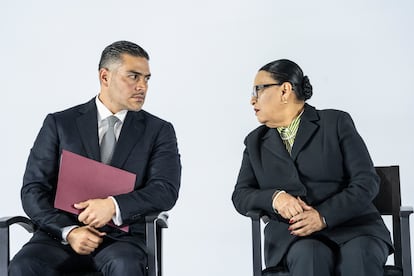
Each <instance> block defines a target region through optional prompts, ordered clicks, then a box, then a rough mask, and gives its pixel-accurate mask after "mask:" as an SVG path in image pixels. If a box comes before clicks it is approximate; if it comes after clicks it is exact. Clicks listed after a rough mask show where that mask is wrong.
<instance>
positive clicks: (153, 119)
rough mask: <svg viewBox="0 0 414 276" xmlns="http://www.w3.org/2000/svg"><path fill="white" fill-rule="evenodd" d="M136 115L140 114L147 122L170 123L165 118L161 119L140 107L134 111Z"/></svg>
mask: <svg viewBox="0 0 414 276" xmlns="http://www.w3.org/2000/svg"><path fill="white" fill-rule="evenodd" d="M136 113H137V115H138V116H142V117H143V118H144V119H145V120H146V121H147V122H148V123H151V124H157V125H164V124H169V125H171V123H170V122H169V121H167V120H165V119H162V118H160V117H158V116H156V115H154V114H152V113H149V112H148V111H145V110H143V109H141V110H140V111H138V112H136Z"/></svg>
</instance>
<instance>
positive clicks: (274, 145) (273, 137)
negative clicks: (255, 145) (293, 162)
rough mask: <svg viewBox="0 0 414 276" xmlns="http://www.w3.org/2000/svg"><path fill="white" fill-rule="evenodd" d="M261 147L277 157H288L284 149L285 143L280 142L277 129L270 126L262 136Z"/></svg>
mask: <svg viewBox="0 0 414 276" xmlns="http://www.w3.org/2000/svg"><path fill="white" fill-rule="evenodd" d="M262 139H263V147H264V148H265V149H267V150H269V151H270V152H271V153H273V154H274V155H276V156H277V157H278V158H281V157H282V158H289V159H290V156H289V153H288V152H287V150H286V147H285V145H284V144H283V142H282V139H281V138H280V136H279V134H278V133H277V130H276V129H275V128H270V129H268V131H267V132H266V134H265V135H264V136H263V138H262Z"/></svg>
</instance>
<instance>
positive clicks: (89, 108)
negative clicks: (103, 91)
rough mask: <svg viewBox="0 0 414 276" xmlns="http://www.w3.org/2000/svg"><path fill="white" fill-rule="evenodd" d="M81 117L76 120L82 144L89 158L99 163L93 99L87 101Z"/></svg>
mask: <svg viewBox="0 0 414 276" xmlns="http://www.w3.org/2000/svg"><path fill="white" fill-rule="evenodd" d="M80 112H81V113H82V115H80V116H79V117H78V118H76V124H77V126H78V129H79V134H80V136H81V140H82V144H83V146H84V148H85V151H86V154H87V155H88V157H89V158H91V159H94V160H97V161H99V160H100V159H101V158H100V150H99V140H98V123H97V120H98V115H97V110H96V104H95V98H94V99H93V100H91V101H89V102H88V103H87V104H86V105H85V107H84V108H83V109H81V110H80Z"/></svg>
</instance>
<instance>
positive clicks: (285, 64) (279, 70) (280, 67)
mask: <svg viewBox="0 0 414 276" xmlns="http://www.w3.org/2000/svg"><path fill="white" fill-rule="evenodd" d="M259 71H266V72H268V73H270V75H271V76H272V78H273V79H274V80H275V81H277V82H279V83H284V82H289V83H290V84H291V85H292V90H293V91H294V92H295V94H296V97H297V98H298V99H299V100H304V101H306V100H308V99H310V97H312V85H311V84H310V82H309V78H308V77H307V76H304V75H303V71H302V69H300V67H299V65H297V64H296V63H294V62H293V61H290V60H288V59H279V60H276V61H272V62H270V63H268V64H266V65H265V66H263V67H262V68H260V69H259Z"/></svg>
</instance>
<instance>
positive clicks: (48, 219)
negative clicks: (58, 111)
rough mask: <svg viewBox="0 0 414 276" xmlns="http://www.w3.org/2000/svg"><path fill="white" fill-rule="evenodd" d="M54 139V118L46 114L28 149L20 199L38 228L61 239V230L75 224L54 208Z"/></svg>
mask: <svg viewBox="0 0 414 276" xmlns="http://www.w3.org/2000/svg"><path fill="white" fill-rule="evenodd" d="M58 140H59V138H58V134H57V128H56V122H55V119H54V117H53V115H52V114H49V115H48V116H47V117H46V119H45V120H44V122H43V126H42V128H41V129H40V131H39V134H38V136H37V138H36V140H35V142H34V145H33V147H32V149H31V150H30V154H29V158H28V161H27V164H26V170H25V173H24V177H23V186H22V189H21V199H22V204H23V209H24V211H25V212H26V214H27V215H28V216H29V217H30V218H31V219H32V220H33V222H34V223H35V224H36V225H37V226H38V227H40V228H41V229H43V230H44V231H46V232H48V233H51V234H52V235H54V236H55V237H56V238H61V229H62V228H63V227H66V226H70V225H76V224H78V222H77V221H76V218H75V217H73V216H71V215H69V214H66V213H64V212H62V211H60V210H58V209H55V208H54V195H55V192H56V183H57V176H58V168H59V156H60V153H59V146H58Z"/></svg>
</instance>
